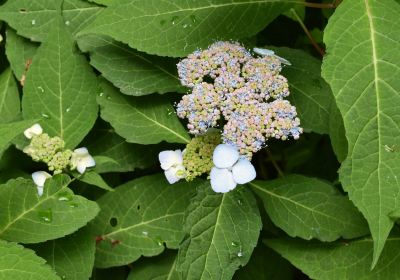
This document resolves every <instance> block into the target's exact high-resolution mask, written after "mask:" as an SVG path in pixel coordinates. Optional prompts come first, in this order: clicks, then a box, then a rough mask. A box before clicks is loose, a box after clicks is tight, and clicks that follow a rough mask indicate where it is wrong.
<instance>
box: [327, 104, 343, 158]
mask: <svg viewBox="0 0 400 280" xmlns="http://www.w3.org/2000/svg"><path fill="white" fill-rule="evenodd" d="M329 136H330V138H331V144H332V148H333V150H334V152H335V154H336V157H337V159H338V161H339V162H342V161H344V160H345V159H346V157H347V150H348V145H347V139H346V131H345V129H344V123H343V117H342V115H341V114H340V111H339V109H338V107H337V105H336V102H335V101H334V102H332V104H331V108H330V118H329Z"/></svg>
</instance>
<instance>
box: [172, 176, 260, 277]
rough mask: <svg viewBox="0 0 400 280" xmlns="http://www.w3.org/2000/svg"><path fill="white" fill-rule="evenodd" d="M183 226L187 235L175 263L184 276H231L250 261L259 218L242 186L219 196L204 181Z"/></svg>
mask: <svg viewBox="0 0 400 280" xmlns="http://www.w3.org/2000/svg"><path fill="white" fill-rule="evenodd" d="M184 227H185V232H186V233H187V235H188V236H187V237H186V239H185V241H184V242H183V243H182V244H181V248H180V250H179V256H178V263H177V270H178V271H180V272H181V273H182V276H183V279H231V278H232V276H233V274H234V272H235V271H236V270H237V269H238V268H239V266H243V265H245V264H246V263H247V262H248V261H249V259H250V256H251V253H252V252H253V249H254V247H255V246H256V244H257V240H258V236H259V234H260V230H261V219H260V215H259V212H258V208H257V204H256V201H255V199H254V196H253V195H252V193H251V192H250V191H249V190H248V189H246V188H245V187H242V188H238V189H236V190H235V191H233V192H229V193H227V194H223V195H221V194H217V193H214V192H213V191H212V190H211V188H210V185H209V183H205V184H202V185H200V186H199V187H198V189H197V195H196V197H194V198H193V200H192V202H191V204H190V205H189V207H188V209H187V212H186V218H185V226H184Z"/></svg>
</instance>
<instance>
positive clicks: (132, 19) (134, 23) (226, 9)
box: [81, 0, 293, 57]
mask: <svg viewBox="0 0 400 280" xmlns="http://www.w3.org/2000/svg"><path fill="white" fill-rule="evenodd" d="M292 2H293V1H289V0H279V1H277V0H262V1H242V0H229V1H228V0H210V1H195V0H191V1H186V0H175V1H172V2H171V1H161V2H160V1H158V0H136V1H127V0H125V1H120V2H119V3H118V5H112V6H110V7H108V8H106V9H105V10H104V11H103V12H102V13H101V14H100V15H99V16H98V17H97V18H96V20H95V21H94V22H93V23H92V24H91V25H89V26H88V27H87V28H86V29H85V30H83V31H82V32H81V34H90V33H94V34H102V35H108V36H110V37H112V38H113V39H116V40H117V41H121V42H124V43H127V44H129V46H130V47H132V48H135V49H138V50H140V51H144V52H147V53H150V54H158V55H162V56H175V57H179V56H185V55H186V54H188V53H191V52H192V51H194V50H196V49H198V48H204V47H207V46H208V45H209V44H211V43H212V42H214V41H215V40H232V39H238V38H247V37H250V36H252V35H254V34H256V33H257V32H259V31H260V30H262V29H263V28H264V27H265V26H266V25H267V24H268V23H270V22H271V21H272V20H273V19H275V17H277V16H278V15H279V14H281V13H282V12H284V11H285V10H287V9H289V8H290V7H291V4H292Z"/></svg>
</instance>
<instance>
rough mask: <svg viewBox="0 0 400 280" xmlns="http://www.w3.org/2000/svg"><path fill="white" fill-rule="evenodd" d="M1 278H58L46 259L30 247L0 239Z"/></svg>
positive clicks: (56, 279) (50, 279) (48, 279)
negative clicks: (26, 247)
mask: <svg viewBox="0 0 400 280" xmlns="http://www.w3.org/2000/svg"><path fill="white" fill-rule="evenodd" d="M0 277H1V279H35V280H60V279H61V278H59V277H58V276H57V275H56V274H55V273H54V271H53V270H52V269H51V268H50V266H48V265H46V261H45V260H44V259H42V258H39V257H38V256H36V255H35V253H34V252H33V251H32V250H30V249H25V248H24V247H22V246H21V245H18V244H16V243H12V242H6V241H3V240H0Z"/></svg>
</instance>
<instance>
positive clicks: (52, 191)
mask: <svg viewBox="0 0 400 280" xmlns="http://www.w3.org/2000/svg"><path fill="white" fill-rule="evenodd" d="M69 183H70V179H69V177H68V176H66V175H58V176H56V177H53V179H49V180H48V181H46V184H45V187H44V192H43V195H42V196H40V197H39V196H38V194H37V189H36V185H35V184H34V183H33V181H32V180H31V179H22V178H19V179H15V180H10V181H8V182H7V183H6V184H4V185H1V186H0V238H2V239H5V240H9V241H16V242H22V243H38V242H43V241H47V240H51V239H55V238H59V237H62V236H65V235H67V234H70V233H72V232H74V231H76V230H77V229H79V228H80V227H82V226H84V225H86V224H87V222H89V221H90V220H92V219H93V218H94V217H95V216H96V214H97V213H98V211H99V207H98V206H97V204H96V203H95V202H92V201H89V200H87V199H86V198H84V197H81V196H78V195H74V194H73V192H72V191H71V190H70V189H69V188H68V187H67V186H68V184H69Z"/></svg>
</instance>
